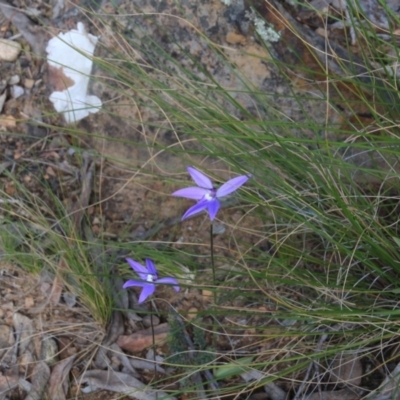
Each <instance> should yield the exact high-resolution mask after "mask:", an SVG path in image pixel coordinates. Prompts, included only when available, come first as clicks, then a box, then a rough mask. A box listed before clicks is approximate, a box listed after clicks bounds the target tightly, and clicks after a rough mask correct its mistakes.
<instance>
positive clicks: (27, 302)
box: [24, 175, 35, 308]
mask: <svg viewBox="0 0 400 400" xmlns="http://www.w3.org/2000/svg"><path fill="white" fill-rule="evenodd" d="M27 177H29V178H30V176H29V175H27V176H26V177H25V178H24V180H25V182H26V178H27ZM34 305H35V300H34V299H33V297H32V296H28V297H25V307H26V308H32V307H33V306H34Z"/></svg>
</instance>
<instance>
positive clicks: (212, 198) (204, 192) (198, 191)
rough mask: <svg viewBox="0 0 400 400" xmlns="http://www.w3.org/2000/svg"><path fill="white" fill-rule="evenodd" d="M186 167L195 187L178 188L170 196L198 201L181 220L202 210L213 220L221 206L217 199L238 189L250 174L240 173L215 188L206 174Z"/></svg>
mask: <svg viewBox="0 0 400 400" xmlns="http://www.w3.org/2000/svg"><path fill="white" fill-rule="evenodd" d="M186 169H187V171H188V172H189V174H190V176H191V177H192V179H193V180H194V181H195V182H196V184H197V187H196V186H193V187H188V188H185V189H179V190H177V191H176V192H174V193H172V196H178V197H185V198H187V199H193V200H197V201H198V202H197V204H195V205H194V206H192V207H190V208H189V210H187V211H186V212H185V214H184V215H183V217H182V221H183V220H184V219H186V218H189V217H191V216H192V215H195V214H197V213H199V212H200V211H203V210H207V211H208V215H209V216H210V220H211V221H213V220H214V218H215V216H216V215H217V213H218V210H219V208H220V206H221V203H220V201H219V199H220V198H221V197H225V196H227V195H228V194H231V193H233V192H234V191H235V190H237V189H239V188H240V186H242V185H243V184H244V183H246V182H247V180H248V179H249V178H250V175H240V176H237V177H236V178H232V179H230V180H229V181H227V182H225V183H224V184H223V185H222V186H221V187H219V188H218V189H215V188H214V186H213V184H212V182H211V180H210V178H208V176H206V175H204V174H203V173H202V172H200V171H198V170H197V169H195V168H193V167H187V168H186Z"/></svg>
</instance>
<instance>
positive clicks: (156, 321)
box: [143, 315, 160, 328]
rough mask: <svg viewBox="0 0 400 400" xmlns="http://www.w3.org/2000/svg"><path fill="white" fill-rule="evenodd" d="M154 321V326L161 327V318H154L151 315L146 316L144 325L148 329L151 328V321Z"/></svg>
mask: <svg viewBox="0 0 400 400" xmlns="http://www.w3.org/2000/svg"><path fill="white" fill-rule="evenodd" d="M152 320H153V326H157V325H159V324H160V318H158V317H157V315H153V316H151V315H146V316H145V317H144V318H143V325H144V326H145V327H146V328H150V327H151V326H152V325H151V321H152Z"/></svg>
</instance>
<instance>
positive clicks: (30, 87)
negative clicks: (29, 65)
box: [24, 78, 35, 90]
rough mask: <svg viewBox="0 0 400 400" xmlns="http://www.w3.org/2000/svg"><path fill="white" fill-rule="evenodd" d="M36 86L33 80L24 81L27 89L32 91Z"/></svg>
mask: <svg viewBox="0 0 400 400" xmlns="http://www.w3.org/2000/svg"><path fill="white" fill-rule="evenodd" d="M34 84H35V81H34V80H33V79H29V78H26V79H25V80H24V86H25V89H28V90H31V89H32V88H33V85H34Z"/></svg>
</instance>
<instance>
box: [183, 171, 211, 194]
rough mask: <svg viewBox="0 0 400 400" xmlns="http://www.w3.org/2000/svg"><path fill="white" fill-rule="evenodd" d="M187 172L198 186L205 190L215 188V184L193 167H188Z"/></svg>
mask: <svg viewBox="0 0 400 400" xmlns="http://www.w3.org/2000/svg"><path fill="white" fill-rule="evenodd" d="M186 170H187V172H189V174H190V176H191V177H192V179H193V180H194V181H195V182H196V184H197V185H198V186H200V187H201V188H204V189H212V188H213V184H212V182H211V180H210V178H209V177H208V176H206V175H204V174H203V173H202V172H200V171H198V170H197V169H195V168H193V167H187V168H186Z"/></svg>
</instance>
